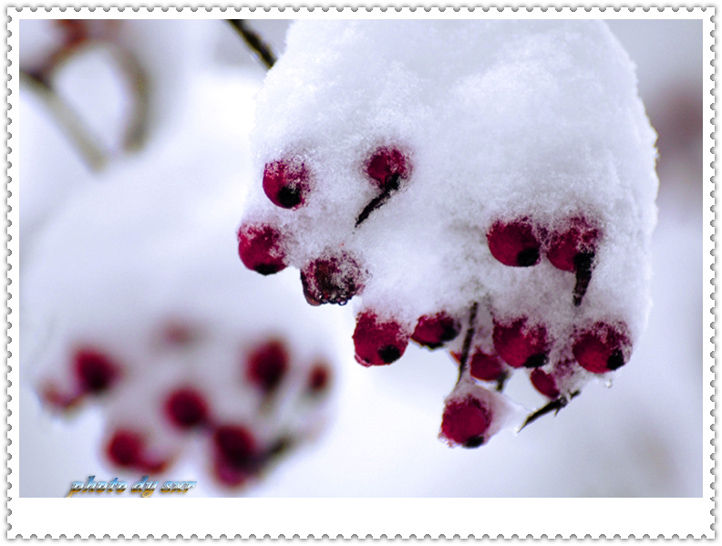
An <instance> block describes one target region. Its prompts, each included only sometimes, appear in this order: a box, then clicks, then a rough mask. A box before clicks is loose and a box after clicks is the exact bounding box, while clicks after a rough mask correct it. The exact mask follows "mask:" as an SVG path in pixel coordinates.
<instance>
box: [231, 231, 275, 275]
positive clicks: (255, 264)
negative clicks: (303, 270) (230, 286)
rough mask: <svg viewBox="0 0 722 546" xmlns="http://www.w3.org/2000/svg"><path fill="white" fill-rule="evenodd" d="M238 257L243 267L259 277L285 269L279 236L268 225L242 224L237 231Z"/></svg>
mask: <svg viewBox="0 0 722 546" xmlns="http://www.w3.org/2000/svg"><path fill="white" fill-rule="evenodd" d="M238 255H239V256H240V257H241V261H242V262H243V265H245V266H246V267H247V268H248V269H251V270H253V271H255V272H257V273H260V274H261V275H272V274H273V273H278V272H279V271H281V270H283V269H285V268H286V254H285V252H284V251H283V248H282V246H281V234H280V233H279V232H278V231H277V230H276V229H275V228H273V227H271V226H270V225H268V224H243V225H242V226H241V227H240V229H239V230H238Z"/></svg>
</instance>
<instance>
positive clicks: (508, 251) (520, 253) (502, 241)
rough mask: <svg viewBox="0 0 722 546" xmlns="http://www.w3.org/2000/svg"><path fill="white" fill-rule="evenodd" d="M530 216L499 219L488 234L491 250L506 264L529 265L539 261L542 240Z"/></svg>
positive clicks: (492, 253) (495, 256) (493, 254)
mask: <svg viewBox="0 0 722 546" xmlns="http://www.w3.org/2000/svg"><path fill="white" fill-rule="evenodd" d="M535 231H536V230H535V229H534V226H533V225H532V223H531V221H530V220H529V219H528V218H522V219H520V220H514V221H511V222H502V221H501V220H497V221H496V222H494V224H493V225H492V226H491V228H490V229H489V231H488V232H487V234H486V239H487V241H488V243H489V250H490V251H491V255H492V256H494V258H496V259H497V260H499V261H500V262H501V263H503V264H504V265H508V266H516V267H529V266H532V265H536V264H538V263H539V258H540V252H541V241H540V240H539V237H537V234H536V233H535Z"/></svg>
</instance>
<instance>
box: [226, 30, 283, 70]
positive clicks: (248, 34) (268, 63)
mask: <svg viewBox="0 0 722 546" xmlns="http://www.w3.org/2000/svg"><path fill="white" fill-rule="evenodd" d="M228 23H230V25H231V26H232V27H233V28H234V29H235V30H236V32H238V34H240V36H241V38H243V41H244V42H246V45H247V46H248V47H249V48H251V50H252V51H253V52H254V53H255V54H256V56H257V57H258V58H259V60H260V61H261V62H262V63H263V65H264V66H265V67H266V70H270V69H271V68H273V65H274V64H276V55H274V53H273V50H272V49H271V47H270V46H269V45H268V44H267V43H266V42H264V41H263V39H262V38H261V37H260V35H259V34H258V33H257V32H255V31H253V30H251V29H250V27H249V26H248V25H247V24H246V21H245V20H243V19H228Z"/></svg>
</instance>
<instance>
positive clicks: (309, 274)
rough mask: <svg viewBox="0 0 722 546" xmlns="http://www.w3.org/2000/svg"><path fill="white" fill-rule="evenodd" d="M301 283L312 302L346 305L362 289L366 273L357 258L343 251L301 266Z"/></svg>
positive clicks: (307, 297)
mask: <svg viewBox="0 0 722 546" xmlns="http://www.w3.org/2000/svg"><path fill="white" fill-rule="evenodd" d="M301 284H302V285H303V295H304V296H306V301H308V303H310V304H311V305H321V304H323V303H336V304H339V305H344V304H345V303H347V302H348V301H349V300H350V299H351V298H352V297H354V296H355V295H357V294H360V293H361V291H362V290H363V274H362V272H361V268H360V267H359V266H358V264H357V263H356V260H354V259H353V258H352V257H351V256H349V255H348V254H346V253H342V254H340V255H338V256H333V257H330V258H320V259H318V260H315V261H313V262H310V263H309V264H307V265H306V267H304V268H303V269H302V270H301Z"/></svg>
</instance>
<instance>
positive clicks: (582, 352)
mask: <svg viewBox="0 0 722 546" xmlns="http://www.w3.org/2000/svg"><path fill="white" fill-rule="evenodd" d="M631 351H632V343H631V341H630V339H629V334H628V332H627V327H626V325H624V324H623V323H617V324H614V325H612V324H607V323H603V322H598V323H596V324H595V325H594V326H593V327H592V328H590V329H587V330H584V331H583V332H581V333H580V334H579V335H578V336H577V337H576V340H575V342H574V346H573V347H572V352H573V353H574V358H575V359H576V361H577V362H578V363H579V365H580V366H582V368H584V369H585V370H588V371H590V372H592V373H597V374H601V373H606V372H610V371H614V370H617V369H619V368H621V367H622V366H624V365H625V364H626V363H627V361H628V360H629V357H630V356H631Z"/></svg>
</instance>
